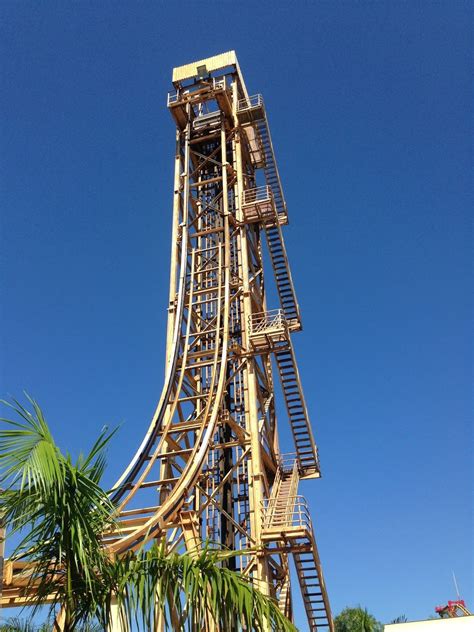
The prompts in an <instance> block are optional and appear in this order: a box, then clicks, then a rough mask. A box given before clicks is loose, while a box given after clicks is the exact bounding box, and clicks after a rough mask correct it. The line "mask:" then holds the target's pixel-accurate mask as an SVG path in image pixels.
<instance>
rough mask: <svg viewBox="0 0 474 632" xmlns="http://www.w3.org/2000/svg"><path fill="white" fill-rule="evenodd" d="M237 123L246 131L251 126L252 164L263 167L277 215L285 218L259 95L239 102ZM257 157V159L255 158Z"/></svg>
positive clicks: (284, 207)
mask: <svg viewBox="0 0 474 632" xmlns="http://www.w3.org/2000/svg"><path fill="white" fill-rule="evenodd" d="M237 115H238V118H239V122H240V123H241V124H242V125H243V126H244V129H246V131H247V130H248V126H249V125H251V126H252V127H253V129H254V130H255V132H256V134H254V133H252V134H247V137H248V140H249V144H250V153H251V154H253V157H254V162H255V163H257V165H258V166H259V167H260V166H261V165H263V169H264V172H265V179H266V181H267V184H268V185H269V186H270V188H271V189H272V192H273V198H274V200H275V206H276V209H277V212H278V215H282V216H284V217H285V218H286V217H287V213H286V202H285V198H284V196H283V190H282V187H281V181H280V174H279V173H278V167H277V164H276V160H275V152H274V151H273V143H272V137H271V135H270V129H269V127H268V121H267V115H266V112H265V105H264V102H263V97H262V95H261V94H256V95H253V96H251V97H248V98H246V99H241V100H240V101H239V106H238V110H237ZM257 156H258V158H257Z"/></svg>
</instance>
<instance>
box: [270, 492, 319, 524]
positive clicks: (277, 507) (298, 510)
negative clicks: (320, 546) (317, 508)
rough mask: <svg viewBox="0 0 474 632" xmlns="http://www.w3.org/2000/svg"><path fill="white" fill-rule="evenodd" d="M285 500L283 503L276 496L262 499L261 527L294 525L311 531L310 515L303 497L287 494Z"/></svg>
mask: <svg viewBox="0 0 474 632" xmlns="http://www.w3.org/2000/svg"><path fill="white" fill-rule="evenodd" d="M279 500H280V502H279ZM285 501H286V502H285V503H283V504H282V503H281V499H278V498H268V499H266V500H263V501H262V506H263V529H272V528H275V527H277V528H279V529H284V528H295V527H296V528H300V529H304V530H306V531H311V529H312V525H311V515H310V512H309V507H308V503H307V501H306V499H305V497H304V496H288V497H287V498H285Z"/></svg>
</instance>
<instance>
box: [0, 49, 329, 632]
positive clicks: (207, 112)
mask: <svg viewBox="0 0 474 632" xmlns="http://www.w3.org/2000/svg"><path fill="white" fill-rule="evenodd" d="M173 86H174V90H173V92H172V93H170V94H169V95H168V107H169V110H170V112H171V114H172V116H173V119H174V121H175V123H176V151H175V159H174V160H175V171H174V201H173V228H172V247H171V270H170V289H169V306H168V326H167V345H166V356H167V357H166V372H165V373H166V374H165V381H164V386H163V391H162V394H161V397H160V400H159V403H158V406H157V408H156V411H155V414H154V416H153V419H152V422H151V424H150V426H149V429H148V431H147V433H146V435H145V437H144V439H143V441H142V443H141V445H140V447H139V449H138V451H137V452H136V454H135V456H134V458H133V459H132V461H131V463H130V464H129V466H128V468H127V469H126V470H125V472H124V474H123V475H122V477H121V478H120V480H119V481H118V482H117V484H116V485H115V488H114V492H113V496H114V499H115V501H116V502H117V503H118V505H119V511H120V523H119V528H118V530H117V531H116V532H114V533H109V534H107V535H105V536H104V541H105V543H106V545H107V547H108V548H109V549H110V551H111V552H113V553H116V554H120V553H122V552H125V551H127V550H130V549H136V548H138V547H139V546H141V545H142V544H143V543H146V542H147V541H148V540H151V539H156V538H163V537H166V539H167V541H168V543H169V547H170V549H171V550H182V549H184V548H186V549H188V550H190V551H195V550H196V549H199V548H200V547H201V546H202V543H203V542H204V541H207V540H209V541H212V542H217V543H219V544H220V545H222V546H223V547H227V548H229V549H232V550H237V551H241V552H242V555H240V556H237V557H235V558H231V560H230V561H229V564H231V565H233V567H234V568H236V569H237V570H239V571H241V572H242V573H243V574H245V575H246V576H248V577H249V578H251V579H252V581H253V582H254V583H255V584H256V585H257V586H258V587H259V588H260V590H262V591H263V592H265V593H267V594H270V595H272V596H273V597H275V598H276V599H277V600H278V603H279V606H280V608H281V610H282V611H283V612H284V613H285V614H286V615H287V616H288V617H289V618H292V616H293V607H292V590H291V588H292V587H291V581H290V566H289V562H290V557H291V556H293V559H294V563H295V568H296V575H295V576H296V577H297V580H298V582H299V584H300V588H301V593H302V598H303V602H304V607H305V610H306V614H307V617H308V625H309V628H308V629H309V630H311V631H315V630H319V629H324V630H327V629H329V630H331V631H332V630H333V622H332V618H331V611H330V606H329V600H328V596H327V592H326V588H325V584H324V579H323V574H322V570H321V564H320V560H319V556H318V551H317V547H316V541H315V537H314V532H313V528H312V524H311V518H310V514H309V511H308V506H307V504H306V501H305V499H304V498H303V497H302V496H300V495H298V483H299V481H300V480H302V479H313V478H318V477H319V476H320V469H319V460H318V452H317V448H316V444H315V441H314V438H313V432H312V429H311V424H310V420H309V417H308V411H307V408H306V404H305V400H304V395H303V390H302V387H301V382H300V377H299V373H298V368H297V364H296V360H295V354H294V351H293V346H292V341H291V336H292V334H293V333H295V332H297V331H299V330H301V317H300V312H299V308H298V302H297V300H296V295H295V290H294V286H293V281H292V277H291V272H290V267H289V262H288V257H287V253H286V249H285V243H284V240H283V233H282V227H283V226H284V225H285V224H287V221H288V216H287V209H286V204H285V199H284V196H283V191H282V187H281V182H280V176H279V172H278V167H277V164H276V160H275V155H274V151H273V146H272V140H271V136H270V130H269V127H268V121H267V116H266V112H265V106H264V103H263V99H262V97H261V95H256V96H249V94H248V92H247V89H246V87H245V83H244V79H243V77H242V74H241V71H240V68H239V64H238V61H237V57H236V55H235V53H234V52H233V51H231V52H227V53H223V54H221V55H217V56H215V57H210V58H208V59H203V60H200V61H197V62H193V63H191V64H187V65H185V66H180V67H178V68H175V69H174V70H173ZM265 249H267V252H268V260H269V261H271V266H272V268H273V275H274V280H275V285H276V289H277V294H278V297H279V303H280V304H279V307H276V306H273V305H272V306H270V307H271V308H270V309H269V306H268V305H267V297H266V292H265V283H264V269H263V252H264V250H265ZM275 296H276V293H275ZM274 307H275V308H274ZM276 380H279V381H280V384H281V391H282V394H283V398H282V399H284V402H285V405H286V414H285V415H283V414H281V417H280V418H283V417H284V421H283V423H289V425H290V427H291V431H292V435H293V438H294V445H293V446H292V448H291V449H290V451H291V453H290V454H288V453H286V450H287V448H286V447H285V449H284V450H282V449H281V446H280V444H279V438H278V431H277V419H276V410H275V382H276ZM22 572H24V571H22V569H21V568H16V567H15V565H14V564H13V565H10V567H9V566H8V562H7V563H6V570H5V573H4V588H3V595H2V598H1V600H2V604H4V605H18V604H20V603H25V599H24V598H21V597H20V596H19V595H20V594H21V593H20V592H18V590H19V589H18V586H19V585H20V584H21V581H20V580H21V573H22Z"/></svg>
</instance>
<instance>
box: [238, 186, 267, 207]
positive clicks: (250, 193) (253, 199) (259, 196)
mask: <svg viewBox="0 0 474 632" xmlns="http://www.w3.org/2000/svg"><path fill="white" fill-rule="evenodd" d="M272 200H273V193H272V190H271V189H270V187H269V186H261V187H256V188H255V189H246V190H245V191H244V192H243V195H242V204H243V205H244V206H245V205H246V204H255V203H257V202H270V201H272Z"/></svg>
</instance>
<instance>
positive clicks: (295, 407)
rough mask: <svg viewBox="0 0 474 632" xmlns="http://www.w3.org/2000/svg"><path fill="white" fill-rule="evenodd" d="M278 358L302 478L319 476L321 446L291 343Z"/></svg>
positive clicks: (278, 352) (277, 354)
mask: <svg viewBox="0 0 474 632" xmlns="http://www.w3.org/2000/svg"><path fill="white" fill-rule="evenodd" d="M275 358H276V361H277V366H278V373H279V375H280V382H281V387H282V390H283V396H284V399H285V404H286V409H287V411H288V419H289V421H290V425H291V431H292V433H293V438H294V441H295V446H296V455H297V457H298V462H299V467H300V472H301V475H302V477H303V478H317V477H319V476H320V469H319V458H318V449H317V447H316V443H315V441H314V438H313V431H312V428H311V422H310V420H309V416H308V410H307V408H306V402H305V399H304V395H303V389H302V387H301V382H300V377H299V373H298V367H297V365H296V360H295V354H294V352H293V347H292V345H291V344H289V345H288V346H287V347H286V348H284V349H282V350H281V351H277V352H276V353H275Z"/></svg>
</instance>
